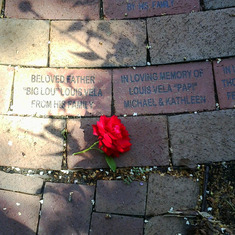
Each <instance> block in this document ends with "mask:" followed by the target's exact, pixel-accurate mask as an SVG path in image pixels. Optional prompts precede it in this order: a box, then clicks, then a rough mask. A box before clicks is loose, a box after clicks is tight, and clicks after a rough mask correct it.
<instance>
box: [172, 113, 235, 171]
mask: <svg viewBox="0 0 235 235" xmlns="http://www.w3.org/2000/svg"><path fill="white" fill-rule="evenodd" d="M234 117H235V110H226V111H225V110H221V111H215V112H205V113H199V114H187V115H177V116H174V117H173V116H172V117H169V133H170V141H171V146H172V151H173V154H172V159H173V164H174V165H177V166H179V165H185V166H188V167H195V166H196V165H197V164H198V163H211V162H219V161H231V160H235V157H234V148H235V142H234V133H235V118H234Z"/></svg>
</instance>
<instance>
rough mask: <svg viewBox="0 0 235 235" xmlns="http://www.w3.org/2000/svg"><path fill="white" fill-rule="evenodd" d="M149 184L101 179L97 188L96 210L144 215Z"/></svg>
mask: <svg viewBox="0 0 235 235" xmlns="http://www.w3.org/2000/svg"><path fill="white" fill-rule="evenodd" d="M146 192H147V184H146V183H145V182H137V181H133V182H132V183H131V184H129V185H127V184H125V183H124V182H123V181H118V180H114V181H108V180H99V181H98V182H97V189H96V202H95V203H96V204H95V207H96V211H97V212H106V213H117V214H125V215H144V213H145V202H146Z"/></svg>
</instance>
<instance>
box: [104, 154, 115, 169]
mask: <svg viewBox="0 0 235 235" xmlns="http://www.w3.org/2000/svg"><path fill="white" fill-rule="evenodd" d="M105 160H106V162H107V164H108V165H109V167H110V169H111V170H112V171H113V172H115V171H116V168H117V166H116V162H115V161H114V159H113V158H112V157H109V156H107V155H106V156H105Z"/></svg>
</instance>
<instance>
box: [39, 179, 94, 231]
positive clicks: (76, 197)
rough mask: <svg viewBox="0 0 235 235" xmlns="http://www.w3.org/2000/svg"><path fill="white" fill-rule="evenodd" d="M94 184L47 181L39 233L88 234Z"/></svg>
mask: <svg viewBox="0 0 235 235" xmlns="http://www.w3.org/2000/svg"><path fill="white" fill-rule="evenodd" d="M94 192H95V188H94V186H88V185H69V184H55V183H46V187H45V191H44V195H43V206H42V216H41V219H40V223H39V232H38V234H41V235H43V234H88V233H89V232H88V230H89V224H90V219H91V218H90V217H91V211H92V200H94Z"/></svg>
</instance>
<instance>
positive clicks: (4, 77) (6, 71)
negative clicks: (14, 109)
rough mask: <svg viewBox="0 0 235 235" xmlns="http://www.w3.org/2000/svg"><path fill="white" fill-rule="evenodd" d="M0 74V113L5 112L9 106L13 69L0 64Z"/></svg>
mask: <svg viewBox="0 0 235 235" xmlns="http://www.w3.org/2000/svg"><path fill="white" fill-rule="evenodd" d="M0 74H1V75H0V79H1V87H0V94H1V96H0V103H1V106H0V113H6V112H7V111H8V109H9V106H10V100H11V89H12V84H13V75H14V69H13V68H11V67H8V66H0Z"/></svg>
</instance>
